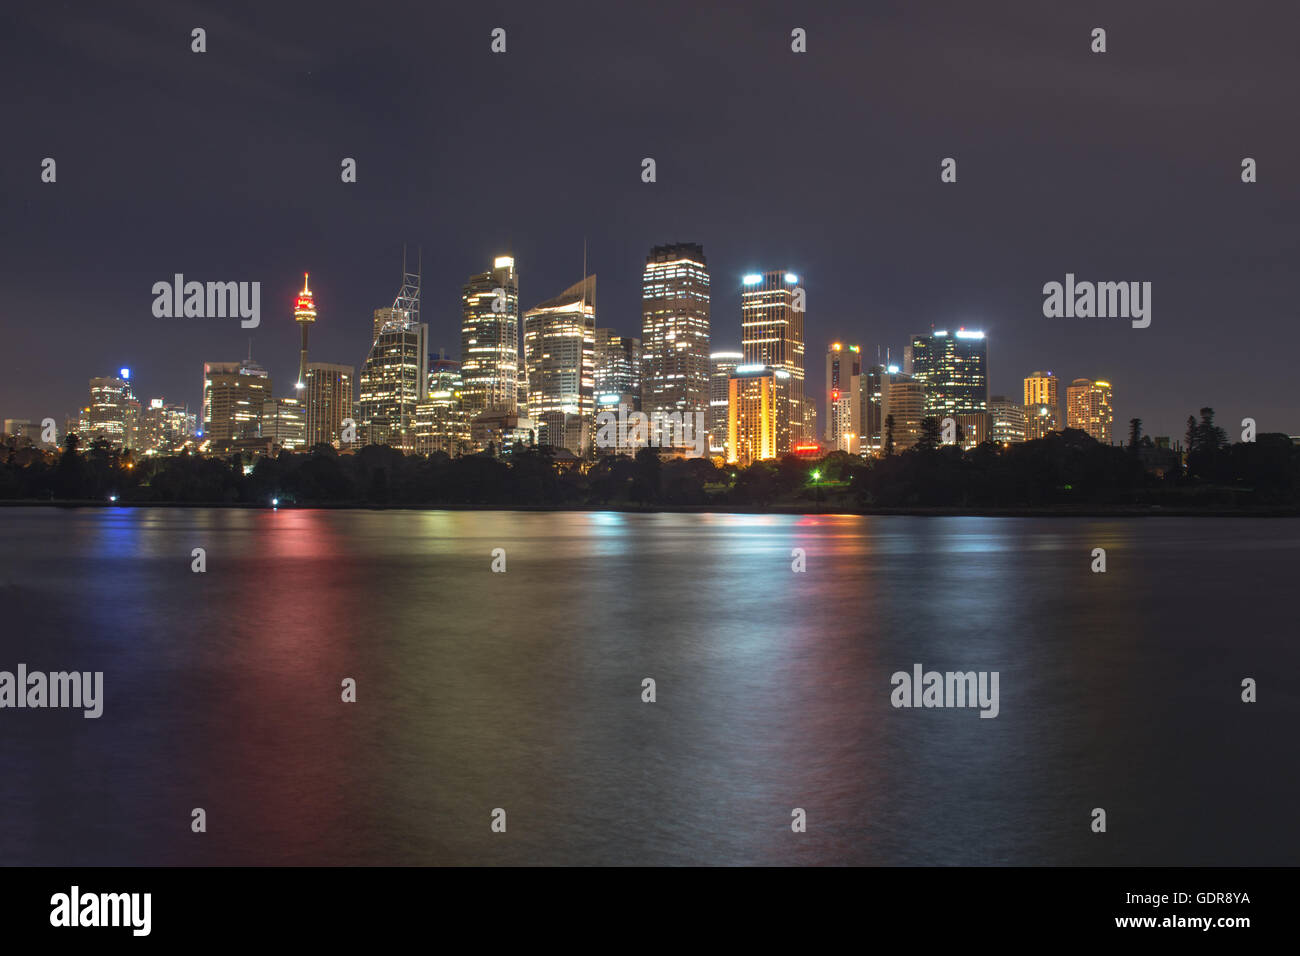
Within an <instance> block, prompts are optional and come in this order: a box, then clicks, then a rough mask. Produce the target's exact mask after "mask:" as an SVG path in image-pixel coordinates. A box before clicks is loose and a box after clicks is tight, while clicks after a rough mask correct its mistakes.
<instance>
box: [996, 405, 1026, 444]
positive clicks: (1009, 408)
mask: <svg viewBox="0 0 1300 956" xmlns="http://www.w3.org/2000/svg"><path fill="white" fill-rule="evenodd" d="M989 414H990V415H992V416H993V429H992V434H991V435H990V437H991V438H992V440H993V441H994V442H996V443H997V444H999V445H1015V444H1018V443H1019V442H1022V441H1024V440H1025V406H1024V405H1022V404H1020V403H1019V402H1015V401H1011V400H1009V399H1008V398H1007V397H1006V396H1005V395H994V396H992V397H990V398H989Z"/></svg>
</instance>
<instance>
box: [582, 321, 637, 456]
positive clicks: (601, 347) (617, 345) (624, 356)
mask: <svg viewBox="0 0 1300 956" xmlns="http://www.w3.org/2000/svg"><path fill="white" fill-rule="evenodd" d="M643 364H644V362H643V357H642V351H641V340H640V339H634V338H629V337H628V336H624V335H616V334H615V333H614V330H613V329H597V330H596V347H595V373H594V379H595V383H596V388H595V396H596V416H597V418H599V416H600V414H601V413H602V412H609V413H610V414H612V415H614V416H615V419H616V420H617V419H620V418H621V419H622V420H624V421H626V420H627V416H628V414H629V413H630V412H637V411H640V410H641V374H642V368H643ZM595 421H596V419H593V422H595ZM593 428H594V429H595V432H596V434H595V436H594V437H593V439H592V443H593V447H594V448H595V451H596V454H598V455H611V454H623V455H634V454H636V452H637V449H636V448H634V447H632V445H631V443H630V442H623V441H622V439H623V438H624V437H626V431H625V432H623V433H620V441H616V442H614V443H613V444H612V445H605V446H602V445H600V444H599V443H598V442H597V441H596V438H598V437H599V436H600V435H601V434H602V433H601V431H600V428H599V426H598V425H593ZM606 434H607V433H606Z"/></svg>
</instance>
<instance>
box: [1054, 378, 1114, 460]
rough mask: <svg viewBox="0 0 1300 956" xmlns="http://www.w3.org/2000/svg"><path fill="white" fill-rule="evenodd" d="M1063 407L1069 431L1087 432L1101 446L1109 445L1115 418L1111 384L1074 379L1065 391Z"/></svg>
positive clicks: (1098, 380)
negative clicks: (1071, 429) (1073, 429)
mask: <svg viewBox="0 0 1300 956" xmlns="http://www.w3.org/2000/svg"><path fill="white" fill-rule="evenodd" d="M1065 405H1066V422H1067V424H1068V426H1069V427H1070V428H1078V429H1079V430H1081V431H1085V432H1087V433H1088V434H1089V435H1091V436H1092V437H1093V438H1095V439H1096V440H1097V441H1099V442H1101V443H1102V444H1103V445H1109V444H1110V427H1111V425H1112V424H1113V422H1114V418H1115V412H1114V409H1113V407H1112V405H1111V388H1110V382H1103V381H1101V380H1100V379H1097V380H1095V381H1094V380H1093V379H1090V378H1076V379H1075V380H1074V381H1073V382H1071V383H1070V387H1069V388H1067V389H1066V390H1065Z"/></svg>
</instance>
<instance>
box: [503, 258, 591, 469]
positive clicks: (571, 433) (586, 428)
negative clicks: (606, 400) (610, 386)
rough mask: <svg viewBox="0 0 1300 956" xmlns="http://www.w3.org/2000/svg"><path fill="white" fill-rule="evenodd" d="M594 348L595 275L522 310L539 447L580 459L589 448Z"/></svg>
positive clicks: (530, 410)
mask: <svg viewBox="0 0 1300 956" xmlns="http://www.w3.org/2000/svg"><path fill="white" fill-rule="evenodd" d="M595 346H596V277H595V276H594V275H593V276H587V278H586V279H584V280H583V281H581V282H578V283H576V284H575V285H572V286H570V287H569V288H567V289H565V290H564V291H563V292H561V293H560V294H559V295H558V296H556V297H555V298H554V299H548V300H547V301H545V302H542V303H541V304H539V305H536V306H534V307H533V308H531V309H529V310H528V311H527V312H525V313H524V363H525V365H526V366H527V367H528V417H529V418H530V419H531V420H532V421H533V422H535V423H536V425H537V443H538V444H539V445H551V446H553V447H555V448H566V449H568V450H569V451H571V452H573V453H574V454H575V455H578V456H579V457H583V456H585V455H586V454H587V452H588V450H589V449H590V447H591V434H592V425H593V420H594V417H595V389H596V381H595ZM512 401H513V399H512ZM511 411H512V413H513V408H512V409H511Z"/></svg>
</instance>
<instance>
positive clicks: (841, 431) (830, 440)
mask: <svg viewBox="0 0 1300 956" xmlns="http://www.w3.org/2000/svg"><path fill="white" fill-rule="evenodd" d="M862 410H863V409H862V349H861V348H859V347H858V346H856V345H843V344H842V343H840V342H832V343H831V346H830V348H828V349H827V350H826V444H827V446H828V448H829V449H830V450H831V451H847V452H848V453H849V454H851V455H856V454H858V453H859V452H860V451H861V440H862Z"/></svg>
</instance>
